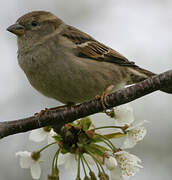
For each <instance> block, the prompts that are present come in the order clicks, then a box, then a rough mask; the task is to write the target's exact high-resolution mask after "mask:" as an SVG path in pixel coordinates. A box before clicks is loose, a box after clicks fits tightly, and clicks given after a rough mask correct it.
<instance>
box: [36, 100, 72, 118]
mask: <svg viewBox="0 0 172 180" xmlns="http://www.w3.org/2000/svg"><path fill="white" fill-rule="evenodd" d="M73 105H75V103H74V102H68V103H67V104H65V105H62V106H57V107H53V108H45V109H44V110H41V111H40V112H39V113H35V114H34V115H35V116H36V117H38V118H40V117H41V116H42V115H43V114H44V113H45V112H48V111H52V110H57V109H60V108H64V107H69V106H73Z"/></svg>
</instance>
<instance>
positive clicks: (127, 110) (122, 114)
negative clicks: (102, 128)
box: [114, 104, 134, 126]
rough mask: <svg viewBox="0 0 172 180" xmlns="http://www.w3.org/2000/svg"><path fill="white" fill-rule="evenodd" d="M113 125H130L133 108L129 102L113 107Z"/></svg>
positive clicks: (132, 119)
mask: <svg viewBox="0 0 172 180" xmlns="http://www.w3.org/2000/svg"><path fill="white" fill-rule="evenodd" d="M114 111H115V125H117V126H124V125H130V124H131V123H132V122H133V121H134V114H133V108H132V107H131V106H130V105H129V104H124V105H121V106H117V107H116V108H115V109H114Z"/></svg>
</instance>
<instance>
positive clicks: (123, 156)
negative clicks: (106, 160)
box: [111, 151, 142, 178]
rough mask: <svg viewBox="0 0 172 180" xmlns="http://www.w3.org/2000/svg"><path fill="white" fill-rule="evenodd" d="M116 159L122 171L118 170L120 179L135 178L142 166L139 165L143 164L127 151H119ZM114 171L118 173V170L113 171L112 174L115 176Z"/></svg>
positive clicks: (115, 155)
mask: <svg viewBox="0 0 172 180" xmlns="http://www.w3.org/2000/svg"><path fill="white" fill-rule="evenodd" d="M114 157H115V158H116V160H117V162H118V167H119V168H120V170H118V172H119V174H117V175H118V178H120V177H123V178H129V177H130V176H134V175H135V174H136V173H137V172H138V171H139V170H140V168H142V166H141V165H140V164H139V163H141V160H140V159H139V158H138V157H137V156H135V155H133V154H130V153H128V152H126V151H119V152H116V153H115V154H114ZM113 171H116V168H115V169H113V170H112V171H111V176H112V174H115V173H114V172H113Z"/></svg>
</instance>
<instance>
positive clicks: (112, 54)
mask: <svg viewBox="0 0 172 180" xmlns="http://www.w3.org/2000/svg"><path fill="white" fill-rule="evenodd" d="M61 35H62V36H64V37H66V38H68V39H70V40H71V41H72V42H73V43H74V44H75V45H76V46H75V47H76V48H75V49H76V52H77V55H78V56H80V57H83V58H91V59H94V60H97V61H104V62H110V63H115V64H118V65H121V66H130V67H136V65H135V63H134V62H131V61H129V60H128V59H127V58H125V57H124V56H123V55H121V54H120V53H118V52H117V51H115V50H113V49H111V48H109V47H107V46H105V45H104V44H102V43H100V42H98V41H96V40H95V39H94V38H92V37H91V36H89V35H88V34H86V33H83V32H81V31H80V30H78V29H76V28H74V27H72V26H68V27H67V28H66V29H65V30H64V31H62V32H61Z"/></svg>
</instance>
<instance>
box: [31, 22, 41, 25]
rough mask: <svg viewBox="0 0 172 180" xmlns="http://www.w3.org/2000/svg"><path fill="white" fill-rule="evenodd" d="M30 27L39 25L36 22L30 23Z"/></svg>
mask: <svg viewBox="0 0 172 180" xmlns="http://www.w3.org/2000/svg"><path fill="white" fill-rule="evenodd" d="M31 24H32V26H38V25H39V23H38V22H37V21H32V23H31Z"/></svg>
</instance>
